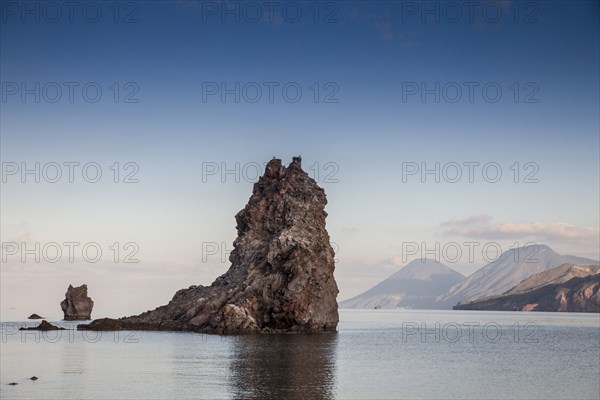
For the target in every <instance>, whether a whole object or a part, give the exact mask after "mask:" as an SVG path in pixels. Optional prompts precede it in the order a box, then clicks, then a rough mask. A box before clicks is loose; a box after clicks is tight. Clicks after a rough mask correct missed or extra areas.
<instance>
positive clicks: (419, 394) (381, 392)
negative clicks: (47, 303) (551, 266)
mask: <svg viewBox="0 0 600 400" xmlns="http://www.w3.org/2000/svg"><path fill="white" fill-rule="evenodd" d="M340 319H341V321H340V325H339V332H337V333H329V334H316V335H307V334H294V335H242V336H227V337H221V336H215V335H202V334H191V333H170V332H118V333H113V332H101V333H100V332H77V331H62V332H61V333H57V332H48V333H44V334H41V333H39V332H28V333H25V332H23V331H22V332H18V331H15V329H16V328H18V327H20V326H22V325H27V324H28V325H37V324H38V322H17V323H14V322H13V323H9V322H3V323H2V344H1V373H0V383H1V384H0V398H2V399H3V400H4V399H35V398H44V399H103V400H105V399H198V398H211V399H212V398H223V399H230V398H257V399H269V398H273V399H307V398H316V399H328V398H339V399H367V398H377V399H387V398H390V399H402V398H411V399H413V398H425V399H456V398H460V399H463V398H472V399H484V398H493V399H504V398H507V399H598V398H600V315H598V314H564V313H508V312H468V311H431V312H428V311H387V310H368V311H358V310H341V312H340ZM61 324H62V325H63V326H65V327H71V328H72V327H74V325H73V324H70V323H61ZM33 375H35V376H37V377H39V380H37V381H31V380H29V377H31V376H33ZM10 382H17V383H18V385H16V386H10V385H8V384H9V383H10Z"/></svg>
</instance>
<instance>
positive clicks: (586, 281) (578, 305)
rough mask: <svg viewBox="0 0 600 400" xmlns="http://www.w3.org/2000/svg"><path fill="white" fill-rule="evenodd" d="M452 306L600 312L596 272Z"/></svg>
mask: <svg viewBox="0 0 600 400" xmlns="http://www.w3.org/2000/svg"><path fill="white" fill-rule="evenodd" d="M454 309H455V310H486V311H490V310H491V311H556V312H591V313H600V274H594V275H589V276H586V277H575V278H572V279H570V280H568V281H566V282H562V283H554V284H548V285H544V286H541V287H538V288H535V289H532V290H530V291H526V292H521V293H515V294H505V295H502V296H495V297H490V298H486V299H482V300H476V301H472V302H466V303H460V304H458V305H456V306H454Z"/></svg>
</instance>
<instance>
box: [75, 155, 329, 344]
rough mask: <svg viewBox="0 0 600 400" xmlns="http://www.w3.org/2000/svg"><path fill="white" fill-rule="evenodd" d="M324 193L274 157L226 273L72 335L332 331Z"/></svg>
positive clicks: (245, 214) (243, 217)
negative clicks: (148, 307) (90, 332)
mask: <svg viewBox="0 0 600 400" xmlns="http://www.w3.org/2000/svg"><path fill="white" fill-rule="evenodd" d="M326 204H327V200H326V196H325V192H324V190H323V189H322V188H320V187H319V186H318V185H317V184H316V182H315V181H314V180H313V179H311V178H310V177H309V176H308V174H306V173H305V172H304V171H303V170H302V167H301V159H300V158H299V157H294V160H293V162H292V163H291V164H290V165H289V166H288V167H287V168H286V167H284V166H282V164H281V160H279V159H273V160H271V161H270V162H269V163H268V164H267V167H266V170H265V173H264V175H263V176H262V177H261V178H260V179H259V181H258V182H257V183H255V184H254V190H253V193H252V196H251V197H250V200H249V201H248V204H247V205H246V207H245V208H244V209H243V210H241V211H240V212H239V213H238V214H237V215H236V216H235V218H236V221H237V232H238V237H237V239H236V240H235V242H234V243H233V247H234V249H233V251H232V252H231V254H230V257H229V260H230V261H231V267H230V268H229V270H228V271H227V272H226V273H225V274H223V275H221V276H220V277H218V278H217V279H216V280H215V281H214V282H213V283H212V285H211V286H208V287H205V286H191V287H190V288H188V289H182V290H180V291H178V292H177V293H175V296H174V297H173V299H172V300H171V301H170V302H169V304H167V305H165V306H162V307H158V308H157V309H155V310H153V311H148V312H145V313H143V314H140V315H137V316H132V317H126V318H121V319H117V320H115V319H108V318H105V319H102V320H96V321H93V322H92V323H91V324H89V325H79V327H78V329H92V330H119V329H140V330H188V331H198V332H207V333H225V334H227V333H242V332H285V331H311V332H318V331H332V330H335V329H336V327H337V323H338V310H337V309H338V308H337V302H336V296H337V293H338V288H337V285H336V283H335V279H334V277H333V270H334V261H333V257H334V252H333V249H332V247H331V245H330V243H329V235H328V234H327V231H326V229H325V217H326V216H327V213H326V212H325V210H324V209H325V205H326Z"/></svg>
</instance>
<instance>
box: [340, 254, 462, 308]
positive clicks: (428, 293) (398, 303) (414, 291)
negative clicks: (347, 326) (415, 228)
mask: <svg viewBox="0 0 600 400" xmlns="http://www.w3.org/2000/svg"><path fill="white" fill-rule="evenodd" d="M464 279H465V277H464V276H463V275H461V274H459V273H458V272H456V271H455V270H453V269H451V268H449V267H447V266H446V265H444V264H442V263H439V262H437V261H434V260H428V259H426V260H421V259H417V260H413V261H411V262H410V263H408V264H407V265H406V266H405V267H404V268H402V269H401V270H400V271H398V272H396V273H395V274H394V275H392V276H390V277H389V278H387V279H386V280H384V281H382V282H381V283H379V284H377V285H375V286H373V287H372V288H371V289H369V290H367V291H366V292H364V293H362V294H360V295H358V296H356V297H353V298H351V299H348V300H345V301H342V302H340V304H339V306H340V308H405V309H447V308H449V307H451V306H452V304H446V303H440V302H437V301H436V298H437V297H438V296H439V295H440V294H442V293H445V292H446V291H447V290H448V289H449V288H450V287H451V286H453V285H455V284H457V283H459V282H461V281H462V280H464Z"/></svg>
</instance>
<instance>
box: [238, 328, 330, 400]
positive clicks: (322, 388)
mask: <svg viewBox="0 0 600 400" xmlns="http://www.w3.org/2000/svg"><path fill="white" fill-rule="evenodd" d="M233 340H234V346H233V352H234V356H233V360H232V363H231V367H230V368H231V373H232V389H231V390H232V391H233V393H232V394H233V397H235V398H244V399H247V398H252V399H331V398H333V397H335V357H336V345H337V334H336V333H335V332H332V333H322V334H317V335H315V334H295V335H242V336H237V337H234V338H233Z"/></svg>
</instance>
